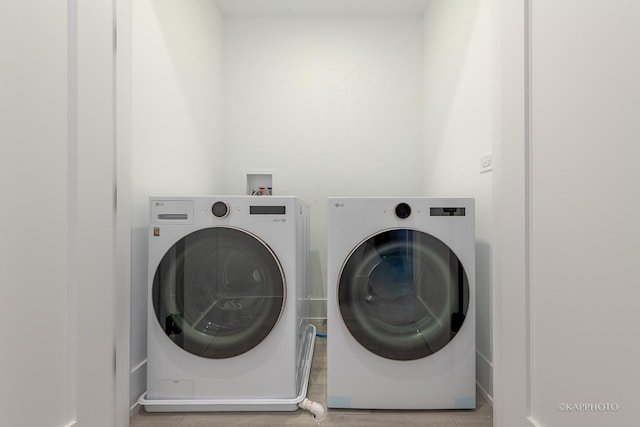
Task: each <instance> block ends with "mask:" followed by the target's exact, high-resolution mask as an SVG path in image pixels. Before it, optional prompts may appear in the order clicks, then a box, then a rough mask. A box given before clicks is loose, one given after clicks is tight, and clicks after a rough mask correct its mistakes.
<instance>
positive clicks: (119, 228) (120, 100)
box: [113, 0, 132, 425]
mask: <svg viewBox="0 0 640 427" xmlns="http://www.w3.org/2000/svg"><path fill="white" fill-rule="evenodd" d="M113 19H114V30H113V31H114V38H115V40H114V64H113V66H114V70H113V78H114V82H113V83H114V84H113V86H114V106H113V108H114V118H115V123H114V126H115V129H114V139H115V141H114V150H115V152H114V180H115V182H114V186H115V189H116V195H115V197H116V201H115V202H116V211H115V219H116V241H115V248H114V249H115V251H116V253H115V258H116V259H115V265H116V283H117V284H118V285H119V286H118V287H117V289H116V290H115V307H114V315H115V319H114V323H115V324H114V335H115V336H114V340H115V346H116V348H115V351H116V355H115V357H116V372H115V375H116V378H115V412H116V413H115V415H114V416H115V424H116V425H128V423H129V418H130V417H131V413H130V411H128V410H127V408H128V407H129V404H130V396H129V394H130V390H131V389H130V382H131V378H130V372H129V370H130V353H131V343H130V340H131V209H132V208H131V191H132V189H131V187H132V184H131V47H132V46H131V0H113Z"/></svg>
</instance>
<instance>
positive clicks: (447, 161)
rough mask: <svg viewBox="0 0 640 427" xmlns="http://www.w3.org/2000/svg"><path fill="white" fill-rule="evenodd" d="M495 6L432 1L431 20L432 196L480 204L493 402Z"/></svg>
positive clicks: (481, 302) (483, 317) (428, 146)
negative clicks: (483, 165) (486, 165)
mask: <svg viewBox="0 0 640 427" xmlns="http://www.w3.org/2000/svg"><path fill="white" fill-rule="evenodd" d="M491 44H492V42H491V10H490V2H489V1H488V0H476V1H464V2H460V1H458V2H455V1H453V2H452V1H449V0H432V1H431V2H430V3H429V6H428V8H427V11H426V13H425V16H424V46H423V50H424V55H423V60H424V111H423V114H424V161H423V165H424V170H423V176H424V178H423V179H424V189H423V192H424V194H425V195H427V196H431V197H475V198H476V304H477V305H476V307H477V316H476V317H477V318H476V320H477V327H476V330H477V333H476V347H477V358H476V365H477V381H478V385H479V387H480V388H481V389H482V390H483V391H484V393H485V394H486V395H487V396H488V397H489V398H490V397H491V396H492V394H493V385H492V379H493V378H492V377H493V353H492V340H491V262H492V259H491V241H492V216H493V212H492V176H493V175H492V172H485V173H482V174H481V173H480V167H479V165H480V157H481V156H483V155H485V154H488V153H491V144H492V138H493V130H492V120H493V118H492V109H491V106H492V103H491V102H492V101H491V99H492V86H491V83H492V72H493V69H492V58H493V53H492V46H491Z"/></svg>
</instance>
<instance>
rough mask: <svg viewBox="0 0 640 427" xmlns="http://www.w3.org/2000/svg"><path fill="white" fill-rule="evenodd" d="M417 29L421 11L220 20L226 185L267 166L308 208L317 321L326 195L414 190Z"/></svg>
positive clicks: (233, 186)
mask: <svg viewBox="0 0 640 427" xmlns="http://www.w3.org/2000/svg"><path fill="white" fill-rule="evenodd" d="M421 34H422V20H421V17H420V16H349V15H344V16H261V17H255V16H228V17H225V20H224V56H223V62H224V91H225V92H224V93H225V96H224V104H223V105H224V146H225V152H224V154H225V156H224V158H225V163H224V171H225V174H224V181H225V189H226V190H227V191H228V192H229V193H232V194H233V193H238V192H240V190H241V187H240V184H241V182H240V171H241V170H242V169H243V168H247V167H248V168H259V167H269V168H275V169H276V170H277V172H276V173H277V182H276V184H277V186H276V188H274V191H275V193H276V194H278V195H291V194H294V195H297V196H300V197H302V198H303V199H305V200H307V201H308V202H309V203H311V251H312V258H311V259H312V262H313V264H312V266H311V271H312V273H313V274H312V283H311V288H312V298H314V299H315V300H316V301H315V302H316V303H317V304H316V306H313V307H312V313H315V314H316V315H318V316H322V317H324V316H326V308H325V304H326V303H325V301H326V295H327V293H326V292H327V291H326V290H325V288H326V284H325V282H326V251H327V249H326V216H327V209H326V206H327V197H328V196H336V195H345V196H393V195H395V196H411V195H420V194H421V185H422V182H421V180H422V165H421V153H422V140H421V133H422V116H421V105H420V94H421V91H422V59H421V58H422V52H421Z"/></svg>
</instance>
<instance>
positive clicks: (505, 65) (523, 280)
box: [492, 0, 531, 427]
mask: <svg viewBox="0 0 640 427" xmlns="http://www.w3.org/2000/svg"><path fill="white" fill-rule="evenodd" d="M528 7H529V2H528V0H519V1H513V0H494V1H493V20H494V21H493V28H494V33H493V36H494V51H495V62H494V65H495V74H494V78H495V80H494V104H493V109H494V111H495V117H496V118H495V122H494V131H495V135H496V138H495V143H494V147H493V160H494V179H493V185H494V188H493V195H494V200H493V211H494V221H493V223H494V239H493V242H494V246H493V248H494V255H495V256H494V259H493V277H492V279H493V286H494V288H493V289H494V293H493V300H492V306H493V307H494V310H493V319H492V324H493V340H494V341H493V348H494V351H493V362H494V365H495V367H494V383H493V398H494V426H496V427H520V426H528V425H530V423H529V421H528V420H527V417H528V416H529V411H530V384H529V380H531V375H530V368H531V367H530V348H529V347H530V345H529V342H530V341H529V316H528V310H529V308H530V307H529V302H530V290H529V288H528V286H527V283H528V273H529V268H528V265H529V262H530V260H529V258H528V256H529V253H530V252H529V251H528V249H527V248H528V246H529V223H530V217H529V214H528V212H529V211H528V209H529V202H530V201H529V194H528V183H529V179H528V173H529V165H528V161H529V153H528V141H529V135H528V133H527V132H528V120H529V92H528V87H529V82H528V78H529V74H528V72H527V70H528V67H529V58H528V56H527V55H528V54H529V50H528V48H527V43H528V40H529V36H528V32H529V31H530V23H529V10H528Z"/></svg>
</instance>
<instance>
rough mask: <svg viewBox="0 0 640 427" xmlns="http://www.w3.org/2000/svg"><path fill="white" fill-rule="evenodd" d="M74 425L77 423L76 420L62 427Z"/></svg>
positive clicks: (72, 426)
mask: <svg viewBox="0 0 640 427" xmlns="http://www.w3.org/2000/svg"><path fill="white" fill-rule="evenodd" d="M76 425H78V422H77V421H71V422H70V423H69V424H66V425H65V426H64V427H74V426H76Z"/></svg>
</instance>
